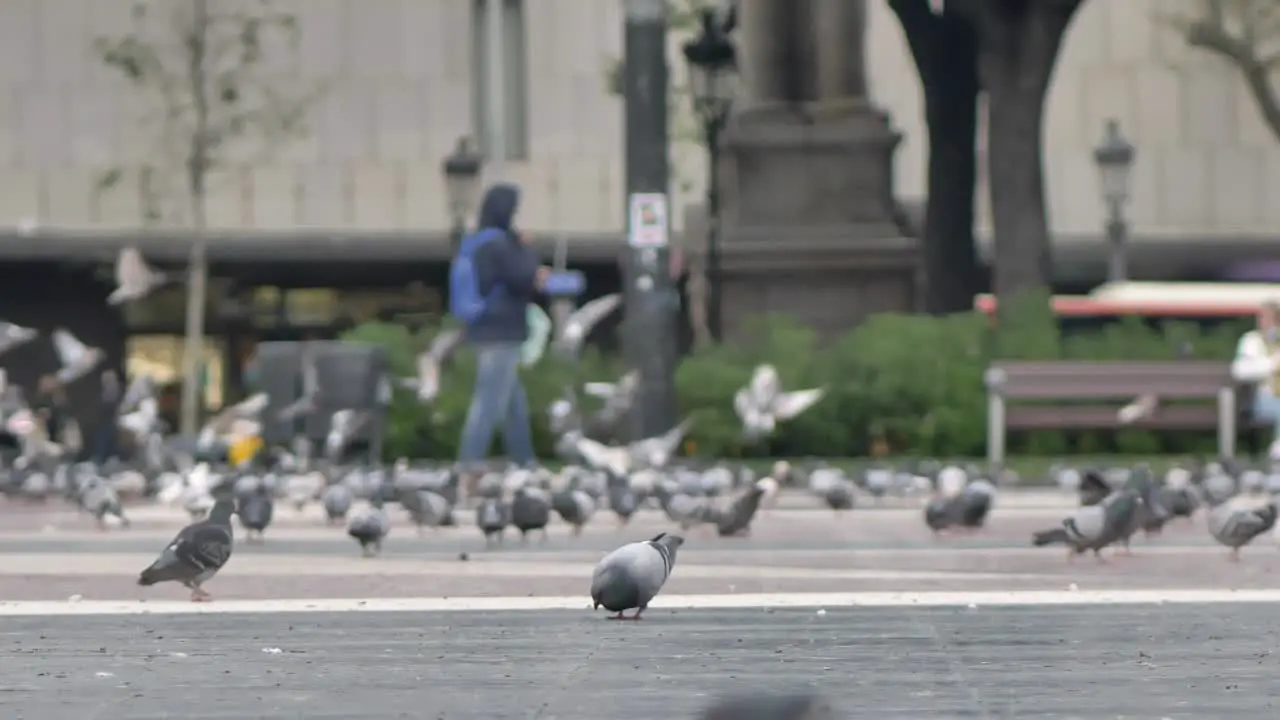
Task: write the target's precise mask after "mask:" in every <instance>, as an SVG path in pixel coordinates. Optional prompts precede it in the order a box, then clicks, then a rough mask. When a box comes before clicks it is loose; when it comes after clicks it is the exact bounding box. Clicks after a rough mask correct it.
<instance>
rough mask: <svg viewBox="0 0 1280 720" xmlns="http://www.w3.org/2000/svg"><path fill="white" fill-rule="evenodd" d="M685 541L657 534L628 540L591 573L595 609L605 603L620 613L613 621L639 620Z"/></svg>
mask: <svg viewBox="0 0 1280 720" xmlns="http://www.w3.org/2000/svg"><path fill="white" fill-rule="evenodd" d="M683 544H684V538H682V537H680V536H679V535H668V534H666V533H658V534H657V535H656V536H654V538H653V539H652V540H646V541H644V542H634V543H628V544H626V545H623V546H622V547H620V548H618V549H617V550H614V551H613V552H611V553H609V554H608V555H606V556H605V557H604V559H603V560H601V561H600V564H599V565H596V569H595V573H593V574H592V576H591V602H592V603H593V604H594V609H596V610H599V609H600V607H601V606H604V608H605V609H606V610H608V611H609V612H615V613H617V615H614V616H613V618H612V619H613V620H639V619H640V614H641V613H643V612H644V611H645V608H647V607H649V603H650V602H651V601H652V600H653V598H654V597H656V596H657V594H658V591H660V590H662V586H663V585H664V584H666V582H667V578H669V577H671V570H672V569H673V568H675V565H676V552H677V551H678V550H679V549H680V546H681V545H683ZM632 608H635V611H636V612H635V614H634V615H632V616H631V617H629V618H628V617H626V616H624V615H623V614H622V613H623V612H624V611H626V610H630V609H632Z"/></svg>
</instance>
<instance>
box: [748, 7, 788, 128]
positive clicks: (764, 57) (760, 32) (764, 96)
mask: <svg viewBox="0 0 1280 720" xmlns="http://www.w3.org/2000/svg"><path fill="white" fill-rule="evenodd" d="M786 4H787V3H786V0H742V1H741V2H740V3H739V4H738V32H737V35H738V38H739V39H738V70H739V73H740V75H741V78H742V86H743V88H742V89H743V91H744V93H743V94H744V97H743V105H745V106H747V107H750V106H755V105H770V104H773V103H777V102H780V101H781V100H783V98H785V97H786V93H785V92H784V89H785V88H784V86H783V79H784V76H785V73H784V72H783V68H784V66H785V63H786V61H787V53H788V47H787V45H788V42H789V41H790V38H789V37H788V36H787V35H786V34H785V33H782V32H779V28H781V27H785V24H786V22H787V20H786Z"/></svg>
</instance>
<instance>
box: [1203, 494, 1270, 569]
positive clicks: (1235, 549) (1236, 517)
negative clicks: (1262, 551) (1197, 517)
mask: <svg viewBox="0 0 1280 720" xmlns="http://www.w3.org/2000/svg"><path fill="white" fill-rule="evenodd" d="M1275 524H1276V504H1275V502H1274V501H1272V502H1268V503H1267V504H1266V505H1263V506H1260V507H1258V506H1254V507H1242V506H1233V504H1230V503H1227V504H1223V505H1219V506H1218V507H1216V508H1214V509H1213V510H1211V511H1210V512H1209V534H1211V535H1213V539H1215V540H1217V541H1218V542H1220V543H1222V544H1223V545H1225V546H1227V547H1229V548H1231V561H1232V562H1240V548H1242V547H1244V546H1245V545H1248V544H1249V543H1251V542H1253V539H1254V538H1256V537H1258V536H1259V535H1262V534H1263V533H1266V532H1267V531H1269V530H1271V529H1272V528H1273V527H1275Z"/></svg>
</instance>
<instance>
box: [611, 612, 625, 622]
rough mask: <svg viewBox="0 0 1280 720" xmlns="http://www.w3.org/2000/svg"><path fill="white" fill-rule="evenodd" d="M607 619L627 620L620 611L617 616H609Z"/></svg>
mask: <svg viewBox="0 0 1280 720" xmlns="http://www.w3.org/2000/svg"><path fill="white" fill-rule="evenodd" d="M609 619H610V620H626V619H628V618H627V617H626V616H625V615H623V614H622V611H621V610H619V611H618V614H617V615H610V616H609Z"/></svg>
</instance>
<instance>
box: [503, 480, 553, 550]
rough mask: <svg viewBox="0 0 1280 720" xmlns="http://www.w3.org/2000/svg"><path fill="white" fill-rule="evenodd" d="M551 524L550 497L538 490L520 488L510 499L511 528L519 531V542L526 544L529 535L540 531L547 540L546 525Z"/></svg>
mask: <svg viewBox="0 0 1280 720" xmlns="http://www.w3.org/2000/svg"><path fill="white" fill-rule="evenodd" d="M550 522H551V497H550V496H549V495H548V494H547V493H546V491H544V490H541V489H539V488H531V487H522V488H520V489H519V490H517V491H516V493H515V496H514V497H512V498H511V526H512V527H514V528H515V529H516V530H519V531H520V542H522V543H523V542H527V541H528V538H529V533H531V532H533V531H535V530H540V531H542V539H543V540H546V539H547V524H548V523H550Z"/></svg>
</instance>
